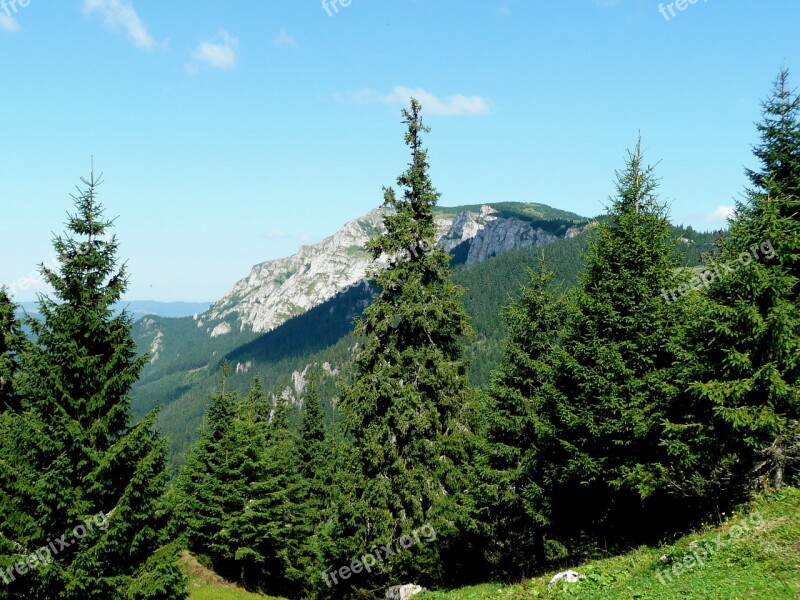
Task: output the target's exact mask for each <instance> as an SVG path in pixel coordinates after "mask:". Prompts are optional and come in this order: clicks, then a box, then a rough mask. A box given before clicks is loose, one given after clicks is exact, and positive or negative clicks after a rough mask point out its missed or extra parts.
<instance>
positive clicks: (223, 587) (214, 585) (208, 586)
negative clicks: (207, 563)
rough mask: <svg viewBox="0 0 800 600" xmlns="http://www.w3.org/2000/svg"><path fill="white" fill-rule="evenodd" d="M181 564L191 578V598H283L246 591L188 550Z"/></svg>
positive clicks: (195, 599) (230, 599)
mask: <svg viewBox="0 0 800 600" xmlns="http://www.w3.org/2000/svg"><path fill="white" fill-rule="evenodd" d="M181 565H182V566H183V571H184V573H186V575H187V577H188V578H189V600H281V599H279V598H276V597H275V596H264V595H263V594H253V593H251V592H246V591H245V590H243V589H241V588H239V587H237V586H236V585H234V584H232V583H230V582H227V581H225V580H223V579H222V578H221V577H220V576H219V575H216V574H215V573H214V572H212V571H210V570H209V569H207V568H206V567H204V566H202V565H201V564H200V563H199V562H197V560H196V559H195V558H194V557H193V556H191V555H190V554H189V553H188V552H184V553H183V555H182V556H181Z"/></svg>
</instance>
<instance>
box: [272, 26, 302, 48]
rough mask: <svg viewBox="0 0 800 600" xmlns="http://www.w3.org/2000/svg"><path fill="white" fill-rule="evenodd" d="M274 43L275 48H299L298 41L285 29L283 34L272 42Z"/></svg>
mask: <svg viewBox="0 0 800 600" xmlns="http://www.w3.org/2000/svg"><path fill="white" fill-rule="evenodd" d="M272 43H273V44H274V45H275V46H288V47H290V48H296V47H297V40H296V39H294V38H293V37H292V36H291V35H289V33H288V32H287V31H286V30H285V29H281V32H280V33H279V34H278V36H277V37H276V38H275V39H274V40H272Z"/></svg>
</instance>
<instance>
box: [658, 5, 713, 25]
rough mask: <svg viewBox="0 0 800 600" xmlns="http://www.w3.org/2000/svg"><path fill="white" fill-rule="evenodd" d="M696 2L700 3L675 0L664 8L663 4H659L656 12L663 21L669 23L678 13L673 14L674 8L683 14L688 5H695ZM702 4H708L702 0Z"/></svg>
mask: <svg viewBox="0 0 800 600" xmlns="http://www.w3.org/2000/svg"><path fill="white" fill-rule="evenodd" d="M698 2H700V0H675V2H670V3H669V4H667V6H666V7H665V6H664V3H663V2H661V3H660V4H659V5H658V12H660V13H661V15H662V16H663V17H664V20H665V21H669V20H670V19H671V18H672V17H676V16H678V13H676V12H675V9H676V8H677V9H678V10H679V11H680V12H683V11H685V10H686V9H687V8H689V5H690V4H697V3H698ZM703 2H708V0H703ZM667 13H669V14H667Z"/></svg>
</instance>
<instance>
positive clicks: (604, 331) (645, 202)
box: [536, 141, 681, 551]
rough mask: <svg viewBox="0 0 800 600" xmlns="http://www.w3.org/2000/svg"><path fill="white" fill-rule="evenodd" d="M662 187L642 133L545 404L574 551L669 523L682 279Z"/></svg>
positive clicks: (556, 486) (559, 525)
mask: <svg viewBox="0 0 800 600" xmlns="http://www.w3.org/2000/svg"><path fill="white" fill-rule="evenodd" d="M656 188H657V180H656V179H655V176H654V171H653V167H649V166H645V163H644V157H643V153H642V148H641V141H640V142H639V143H637V145H636V148H635V149H634V150H633V151H632V152H629V155H628V160H627V164H626V167H625V169H624V170H623V171H621V172H617V194H616V196H615V197H614V198H613V199H612V205H611V207H610V211H609V217H608V219H605V220H603V221H602V222H598V223H597V227H596V234H597V235H596V238H595V239H594V240H593V242H592V243H591V244H590V249H589V252H588V256H587V266H586V271H585V273H584V275H583V278H582V284H581V289H580V291H579V293H578V294H577V298H576V301H575V305H574V309H573V310H572V311H571V312H572V314H571V315H570V318H569V321H570V323H569V327H568V329H567V331H566V334H565V337H564V341H563V351H560V352H558V353H557V355H556V358H557V360H556V361H555V362H556V364H555V371H556V373H557V377H556V382H555V390H554V391H553V392H552V393H551V394H550V395H549V398H547V400H546V401H545V402H543V403H542V405H541V406H540V421H541V426H540V428H539V429H540V430H539V432H538V433H537V438H538V439H537V442H536V443H537V444H541V445H542V446H543V447H545V448H547V449H549V450H548V451H547V452H544V453H543V455H542V456H541V457H540V460H541V461H542V469H543V476H542V485H543V486H544V492H543V498H544V500H545V502H544V503H543V516H545V517H549V521H550V524H549V527H548V529H549V531H550V532H551V535H553V536H555V537H556V538H557V539H558V540H560V541H561V542H562V543H565V544H566V546H567V548H566V550H567V551H575V550H577V549H580V548H581V546H582V545H583V542H582V541H581V540H584V541H586V540H588V543H589V545H591V544H592V541H591V539H592V538H594V539H598V538H601V539H602V538H605V541H606V543H608V544H609V545H610V544H613V543H614V540H616V541H617V542H619V540H621V539H622V538H627V539H628V540H630V541H633V540H636V539H639V540H641V539H642V537H643V536H646V535H647V534H648V532H650V533H652V527H653V526H655V524H656V523H661V522H663V520H657V519H648V518H647V514H646V511H647V507H648V506H649V505H652V504H653V503H654V502H656V499H657V498H659V496H660V495H663V494H664V493H665V490H666V488H667V487H668V484H669V478H668V468H669V465H668V458H667V455H666V452H665V450H664V449H663V448H662V446H661V436H662V421H663V419H664V418H665V417H666V416H667V415H668V414H669V411H670V410H671V406H672V403H673V401H674V396H675V392H676V390H675V388H674V383H673V380H674V374H673V372H672V370H673V369H672V367H673V363H674V361H675V356H676V352H677V346H678V345H679V343H678V342H679V339H678V338H677V333H676V331H675V329H674V326H673V324H674V323H676V322H679V319H678V318H677V317H676V315H675V312H674V311H675V310H676V307H677V306H679V305H678V303H670V302H667V301H665V299H666V298H667V297H668V291H669V290H672V289H674V288H676V287H677V285H678V284H679V283H680V280H681V276H680V275H679V273H678V271H677V270H676V267H677V262H676V258H675V251H674V246H675V240H673V239H671V230H670V225H669V221H668V218H667V215H666V210H665V207H664V205H663V204H662V203H661V202H660V201H659V200H658V198H657V196H656V193H655V190H656ZM547 511H549V515H548V514H547ZM645 539H646V538H645Z"/></svg>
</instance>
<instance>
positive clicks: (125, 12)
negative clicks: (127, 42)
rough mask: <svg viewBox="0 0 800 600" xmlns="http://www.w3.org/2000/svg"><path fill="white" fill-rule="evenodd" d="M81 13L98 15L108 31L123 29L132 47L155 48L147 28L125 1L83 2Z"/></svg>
mask: <svg viewBox="0 0 800 600" xmlns="http://www.w3.org/2000/svg"><path fill="white" fill-rule="evenodd" d="M83 12H84V13H85V14H87V15H91V14H94V13H99V14H100V15H102V17H103V21H104V22H105V24H106V27H108V28H110V29H119V28H122V29H124V30H125V33H127V34H128V37H129V38H130V39H131V41H132V42H133V43H134V45H136V46H137V47H139V48H141V49H142V50H152V49H153V48H155V47H156V42H155V40H154V39H153V38H152V37H151V36H150V33H149V32H148V31H147V27H145V25H144V23H142V20H141V19H140V18H139V15H138V14H136V11H135V10H134V8H133V5H132V4H131V3H130V2H128V1H127V0H83Z"/></svg>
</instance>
